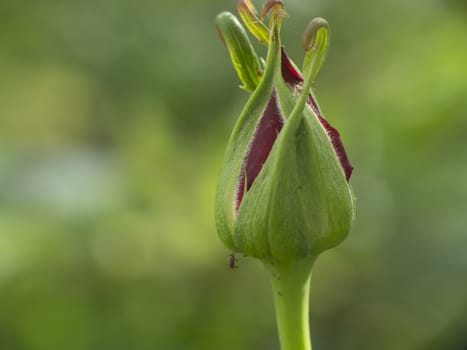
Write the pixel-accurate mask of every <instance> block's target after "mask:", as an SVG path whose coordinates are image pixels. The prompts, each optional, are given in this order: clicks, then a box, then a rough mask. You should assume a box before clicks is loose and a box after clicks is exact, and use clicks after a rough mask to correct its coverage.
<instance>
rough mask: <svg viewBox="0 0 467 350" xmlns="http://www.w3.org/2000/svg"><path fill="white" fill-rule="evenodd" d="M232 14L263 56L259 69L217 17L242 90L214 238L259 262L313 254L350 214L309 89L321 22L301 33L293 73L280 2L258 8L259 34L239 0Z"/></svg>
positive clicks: (334, 146)
mask: <svg viewBox="0 0 467 350" xmlns="http://www.w3.org/2000/svg"><path fill="white" fill-rule="evenodd" d="M238 8H239V12H240V14H241V17H242V19H243V20H244V21H245V23H246V25H247V28H248V29H249V30H250V32H251V33H252V34H253V35H254V36H256V37H257V38H258V39H259V40H260V41H261V42H262V43H264V44H266V45H267V46H268V52H267V58H266V62H265V64H263V61H262V60H261V59H259V58H258V56H257V54H256V53H255V51H254V49H253V47H252V45H251V43H250V41H249V40H248V37H247V36H246V33H245V30H244V29H243V27H242V26H241V24H240V23H239V22H238V21H237V20H236V19H235V17H234V16H233V15H232V14H230V13H225V12H224V13H222V14H220V15H219V16H218V17H217V28H218V31H219V33H220V34H221V37H222V38H223V41H224V43H225V45H226V46H227V48H228V50H229V53H230V56H231V58H232V61H233V63H234V67H235V69H236V71H237V74H238V75H239V78H240V80H241V81H242V83H243V88H244V89H245V90H248V91H251V92H252V93H251V96H250V98H249V100H248V102H247V103H246V105H245V107H244V109H243V111H242V112H241V114H240V116H239V118H238V120H237V122H236V125H235V127H234V129H233V131H232V134H231V136H230V139H229V141H228V144H227V150H226V152H225V157H224V163H223V166H222V169H221V173H220V177H219V182H218V187H217V195H216V224H217V228H218V232H219V236H220V238H221V240H222V241H223V242H224V243H225V244H226V245H227V247H229V248H230V249H231V250H232V251H233V252H240V253H243V254H245V255H248V256H253V257H256V258H259V259H263V260H265V261H282V262H287V261H291V260H297V259H302V258H305V257H308V256H314V257H316V256H317V255H318V254H319V253H321V252H322V251H324V250H326V249H329V248H332V247H334V246H336V245H338V244H339V243H341V242H342V241H343V240H344V239H345V237H346V236H347V234H348V232H349V229H350V224H351V222H352V219H353V215H354V199H353V195H352V190H351V187H350V184H349V182H348V180H349V178H350V175H351V172H352V166H351V165H350V163H349V161H348V159H347V156H346V153H345V150H344V147H343V145H342V142H341V139H340V136H339V133H338V132H337V130H336V129H335V128H333V127H332V126H331V125H330V124H329V123H328V122H327V121H326V120H325V119H324V117H323V115H322V113H321V110H320V108H319V106H318V103H317V102H316V98H315V96H314V95H313V93H312V91H311V88H312V82H313V80H314V78H315V77H316V75H317V74H318V72H319V69H320V67H321V65H322V63H323V60H324V57H325V54H326V51H327V47H328V44H329V30H328V25H327V23H326V21H324V20H323V19H320V18H318V19H314V20H313V21H312V22H311V23H310V25H309V26H308V27H307V29H306V30H305V33H304V36H303V45H302V46H303V48H304V49H305V51H306V54H305V59H304V64H303V67H302V72H300V70H299V69H298V68H297V66H296V65H295V64H294V63H293V62H292V61H291V60H290V59H289V58H288V56H287V54H286V52H285V50H284V48H283V47H282V45H281V39H280V28H281V22H282V19H283V17H284V16H285V15H286V14H285V11H284V8H283V4H282V2H281V1H277V0H276V1H268V2H266V5H265V7H264V8H263V12H262V18H264V16H266V14H267V13H271V15H270V25H269V27H268V26H266V25H265V24H264V23H263V21H262V18H258V16H257V15H256V12H255V10H254V8H253V6H252V4H251V3H250V2H249V1H248V0H240V1H239V2H238Z"/></svg>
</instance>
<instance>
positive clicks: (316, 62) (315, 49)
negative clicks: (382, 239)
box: [302, 17, 329, 80]
mask: <svg viewBox="0 0 467 350" xmlns="http://www.w3.org/2000/svg"><path fill="white" fill-rule="evenodd" d="M328 47H329V25H328V22H327V21H326V20H325V19H323V18H320V17H317V18H314V19H313V20H311V22H310V23H308V26H307V27H306V28H305V31H304V32H303V36H302V48H303V50H305V51H306V54H305V58H304V59H303V67H302V71H303V73H304V75H305V76H306V77H307V78H308V79H310V80H314V79H315V78H316V76H317V75H318V73H319V70H320V69H321V66H322V64H323V62H324V59H325V57H326V52H327V50H328Z"/></svg>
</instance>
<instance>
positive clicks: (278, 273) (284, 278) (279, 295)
mask: <svg viewBox="0 0 467 350" xmlns="http://www.w3.org/2000/svg"><path fill="white" fill-rule="evenodd" d="M314 261H315V257H307V258H305V259H302V260H295V261H291V262H287V263H279V262H274V263H267V262H265V265H266V267H267V268H268V269H269V270H270V273H271V282H272V289H273V293H274V304H275V309H276V319H277V328H278V330H279V340H280V344H281V350H311V338H310V327H309V316H308V310H309V292H310V278H311V269H312V267H313V263H314Z"/></svg>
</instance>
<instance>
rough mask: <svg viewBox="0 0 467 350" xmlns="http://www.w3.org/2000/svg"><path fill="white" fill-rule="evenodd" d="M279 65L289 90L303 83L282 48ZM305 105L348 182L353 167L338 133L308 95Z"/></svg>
mask: <svg viewBox="0 0 467 350" xmlns="http://www.w3.org/2000/svg"><path fill="white" fill-rule="evenodd" d="M281 63H282V65H281V71H282V78H283V79H284V81H285V82H286V83H287V84H289V85H290V87H291V88H295V86H296V85H297V84H301V83H302V82H303V77H302V76H301V75H300V73H298V72H297V70H296V69H295V68H294V66H293V65H292V62H291V61H290V59H289V57H288V56H287V53H286V52H285V49H284V47H282V51H281ZM307 103H308V105H309V106H310V107H311V109H312V110H313V112H314V113H315V114H316V115H317V116H318V120H319V122H320V123H321V125H323V127H324V130H326V133H327V135H328V137H329V139H330V141H331V144H332V146H333V147H334V150H335V151H336V154H337V158H338V159H339V162H340V163H341V166H342V169H344V173H345V178H346V179H347V181H349V179H350V176H351V175H352V171H353V166H352V164H350V161H349V158H348V157H347V153H346V152H345V149H344V144H343V143H342V140H341V136H340V135H339V132H338V131H337V129H336V128H334V127H332V126H331V124H329V122H328V121H327V120H326V119H324V117H323V116H322V114H321V111H320V110H319V108H318V105H317V104H316V101H315V100H314V98H313V96H312V95H311V94H309V95H308V101H307Z"/></svg>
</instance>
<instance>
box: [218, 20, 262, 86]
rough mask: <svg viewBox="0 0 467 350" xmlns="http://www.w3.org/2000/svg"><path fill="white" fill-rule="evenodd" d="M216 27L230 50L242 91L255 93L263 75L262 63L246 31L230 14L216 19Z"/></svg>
mask: <svg viewBox="0 0 467 350" xmlns="http://www.w3.org/2000/svg"><path fill="white" fill-rule="evenodd" d="M216 27H217V32H218V33H219V35H220V37H221V39H222V41H223V42H224V44H225V46H227V49H228V50H229V54H230V58H231V60H232V64H233V66H234V68H235V71H236V72H237V75H238V77H239V78H240V80H241V82H242V83H243V85H242V86H241V88H242V89H244V90H247V91H254V90H255V89H256V87H257V86H258V83H259V81H260V79H261V74H262V69H261V67H262V63H261V61H260V60H259V58H258V55H257V54H256V52H255V49H254V48H253V45H252V44H251V42H250V39H248V36H247V33H246V31H245V29H244V28H243V27H242V25H241V23H240V22H239V21H238V20H237V18H236V17H235V16H234V15H233V14H231V13H230V12H222V13H220V14H219V15H218V16H217V17H216Z"/></svg>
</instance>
